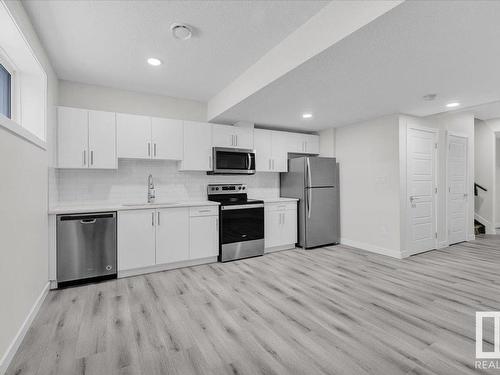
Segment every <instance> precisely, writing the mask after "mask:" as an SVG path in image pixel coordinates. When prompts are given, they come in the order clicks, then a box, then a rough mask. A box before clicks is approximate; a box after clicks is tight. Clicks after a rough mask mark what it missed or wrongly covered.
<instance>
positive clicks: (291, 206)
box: [265, 202, 297, 212]
mask: <svg viewBox="0 0 500 375" xmlns="http://www.w3.org/2000/svg"><path fill="white" fill-rule="evenodd" d="M265 209H266V211H269V212H274V211H288V210H296V209H297V202H283V203H266V204H265Z"/></svg>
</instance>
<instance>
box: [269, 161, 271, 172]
mask: <svg viewBox="0 0 500 375" xmlns="http://www.w3.org/2000/svg"><path fill="white" fill-rule="evenodd" d="M269 170H271V159H269Z"/></svg>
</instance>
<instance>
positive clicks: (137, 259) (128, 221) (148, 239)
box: [117, 210, 156, 271]
mask: <svg viewBox="0 0 500 375" xmlns="http://www.w3.org/2000/svg"><path fill="white" fill-rule="evenodd" d="M117 231H118V271H124V270H130V269H134V268H143V267H148V266H153V265H155V263H156V246H155V242H156V240H155V233H156V210H130V211H119V212H118V225H117Z"/></svg>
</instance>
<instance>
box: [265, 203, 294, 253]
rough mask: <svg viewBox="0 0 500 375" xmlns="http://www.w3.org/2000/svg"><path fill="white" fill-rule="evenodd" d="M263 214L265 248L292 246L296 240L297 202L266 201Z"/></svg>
mask: <svg viewBox="0 0 500 375" xmlns="http://www.w3.org/2000/svg"><path fill="white" fill-rule="evenodd" d="M264 215H265V217H264V223H265V225H264V239H265V240H264V241H265V245H264V246H265V248H266V249H273V248H275V249H276V248H278V249H286V248H292V247H294V246H295V243H296V242H297V202H285V203H266V204H265V206H264Z"/></svg>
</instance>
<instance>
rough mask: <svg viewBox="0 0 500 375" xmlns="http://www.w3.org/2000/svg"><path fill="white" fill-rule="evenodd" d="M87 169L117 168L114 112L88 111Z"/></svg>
mask: <svg viewBox="0 0 500 375" xmlns="http://www.w3.org/2000/svg"><path fill="white" fill-rule="evenodd" d="M89 168H100V169H114V168H118V159H117V157H116V115H115V113H114V112H102V111H89Z"/></svg>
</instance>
